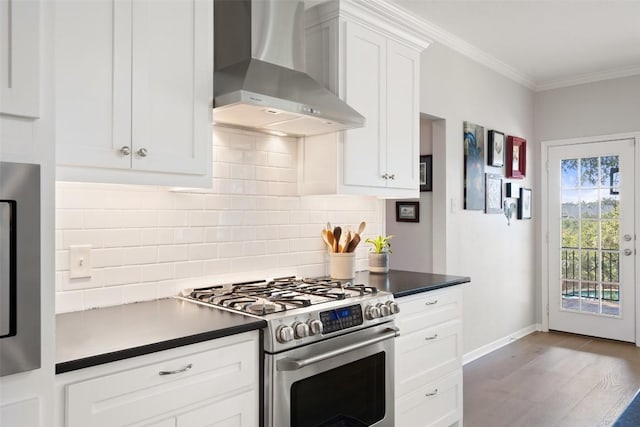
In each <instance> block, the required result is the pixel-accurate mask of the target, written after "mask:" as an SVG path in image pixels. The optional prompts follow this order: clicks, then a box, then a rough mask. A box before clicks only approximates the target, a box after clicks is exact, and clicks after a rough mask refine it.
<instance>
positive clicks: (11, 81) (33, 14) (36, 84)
mask: <svg viewBox="0 0 640 427" xmlns="http://www.w3.org/2000/svg"><path fill="white" fill-rule="evenodd" d="M39 22H40V2H39V1H37V0H31V1H16V0H2V1H0V32H1V34H0V114H9V115H12V116H20V117H30V118H38V117H40V25H38V24H36V25H34V23H39Z"/></svg>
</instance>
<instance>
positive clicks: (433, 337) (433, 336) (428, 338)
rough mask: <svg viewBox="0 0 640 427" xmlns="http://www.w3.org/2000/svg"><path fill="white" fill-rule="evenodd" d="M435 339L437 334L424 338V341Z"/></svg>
mask: <svg viewBox="0 0 640 427" xmlns="http://www.w3.org/2000/svg"><path fill="white" fill-rule="evenodd" d="M436 338H438V334H433V335H431V336H430V337H425V338H424V339H425V341H431V340H435V339H436Z"/></svg>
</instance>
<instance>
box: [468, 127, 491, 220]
mask: <svg viewBox="0 0 640 427" xmlns="http://www.w3.org/2000/svg"><path fill="white" fill-rule="evenodd" d="M462 127H463V134H464V208H465V209H467V210H475V211H483V210H484V197H485V196H484V127H482V126H478V125H476V124H473V123H471V122H463V125H462Z"/></svg>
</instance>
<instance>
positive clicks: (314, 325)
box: [307, 319, 324, 335]
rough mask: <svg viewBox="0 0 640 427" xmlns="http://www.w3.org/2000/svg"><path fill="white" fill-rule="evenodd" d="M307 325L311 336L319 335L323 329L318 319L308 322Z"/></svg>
mask: <svg viewBox="0 0 640 427" xmlns="http://www.w3.org/2000/svg"><path fill="white" fill-rule="evenodd" d="M307 325H309V332H311V335H318V334H321V333H322V331H323V329H324V326H323V325H322V322H321V321H320V320H318V319H314V320H309V321H308V322H307Z"/></svg>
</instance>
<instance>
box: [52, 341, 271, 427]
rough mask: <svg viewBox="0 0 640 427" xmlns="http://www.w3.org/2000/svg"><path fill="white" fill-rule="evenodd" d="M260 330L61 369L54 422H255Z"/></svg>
mask: <svg viewBox="0 0 640 427" xmlns="http://www.w3.org/2000/svg"><path fill="white" fill-rule="evenodd" d="M258 343H259V335H258V332H257V331H255V332H247V333H244V334H239V335H234V336H230V337H225V338H220V339H217V340H213V341H208V342H204V343H199V344H193V345H190V346H185V347H180V348H176V349H171V350H165V351H162V352H158V353H153V354H149V355H145V356H140V357H136V358H132V359H127V360H122V361H118V362H113V363H107V364H104V365H99V366H95V367H91V368H86V369H81V370H77V371H72V372H68V373H64V374H61V375H58V376H57V377H56V383H57V386H56V394H57V398H58V400H59V402H58V405H57V409H58V410H59V411H60V414H59V416H58V417H57V420H58V425H64V426H66V427H86V426H92V427H117V426H136V427H143V426H144V427H152V426H153V427H169V426H171V427H197V426H225V427H231V426H235V427H254V426H257V425H258V413H259V411H258V400H259V379H258V375H259V368H258V363H259V362H258V361H259V346H258Z"/></svg>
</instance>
